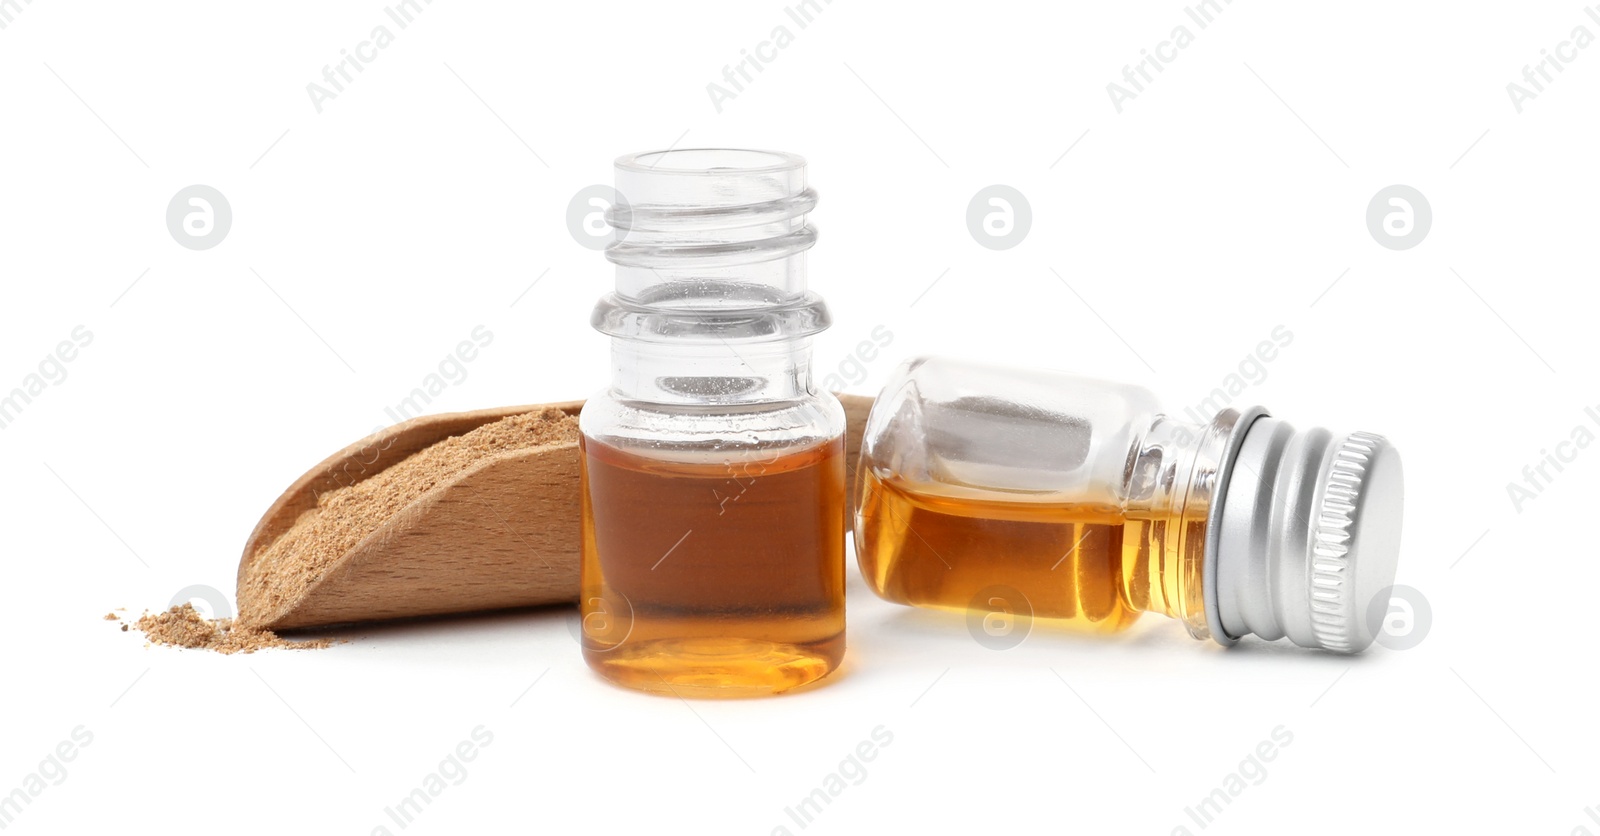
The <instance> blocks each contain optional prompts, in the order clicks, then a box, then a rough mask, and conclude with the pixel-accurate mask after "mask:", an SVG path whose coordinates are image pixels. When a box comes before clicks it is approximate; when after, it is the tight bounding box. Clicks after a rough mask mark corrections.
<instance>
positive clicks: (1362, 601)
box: [1215, 416, 1404, 653]
mask: <svg viewBox="0 0 1600 836" xmlns="http://www.w3.org/2000/svg"><path fill="white" fill-rule="evenodd" d="M1229 471H1230V472H1229V474H1228V478H1227V489H1226V492H1225V494H1224V498H1223V505H1222V514H1221V527H1220V531H1219V532H1218V537H1217V556H1216V563H1215V566H1216V584H1217V586H1216V590H1217V616H1218V620H1219V622H1220V625H1219V626H1220V627H1221V628H1222V629H1221V630H1220V631H1216V632H1218V633H1220V635H1218V639H1219V640H1221V641H1223V642H1224V643H1231V642H1232V641H1233V640H1235V639H1238V638H1239V637H1241V636H1244V635H1246V634H1248V633H1255V634H1256V635H1257V636H1260V637H1261V638H1263V639H1269V640H1271V639H1279V638H1282V637H1284V636H1288V637H1289V639H1290V640H1291V641H1293V642H1294V643H1295V644H1298V645H1300V646H1302V647H1320V648H1323V649H1325V650H1331V651H1334V652H1336V653H1359V652H1361V651H1362V650H1365V649H1366V648H1367V646H1368V645H1370V644H1372V640H1373V638H1374V637H1375V636H1376V631H1377V630H1378V629H1380V626H1381V624H1380V619H1381V616H1382V614H1383V613H1385V612H1387V610H1388V602H1387V601H1384V602H1382V603H1381V604H1379V605H1378V607H1377V608H1376V609H1375V608H1374V601H1375V599H1376V598H1377V597H1378V596H1379V595H1380V594H1381V595H1387V593H1388V590H1389V588H1390V587H1391V586H1393V585H1394V575H1395V567H1396V564H1397V563H1398V561H1399V557H1400V519H1401V512H1402V505H1403V493H1404V487H1403V483H1404V478H1403V476H1402V473H1401V468H1400V454H1399V453H1398V452H1397V451H1396V450H1395V449H1394V446H1393V445H1391V444H1390V443H1389V442H1388V441H1387V440H1385V439H1384V438H1383V437H1382V436H1378V435H1373V434H1371V433H1364V432H1356V433H1351V434H1349V435H1345V436H1335V435H1333V434H1332V433H1330V432H1329V431H1327V430H1325V429H1322V428H1312V429H1308V430H1304V431H1296V430H1295V429H1294V428H1293V427H1291V426H1290V425H1289V424H1287V423H1285V422H1283V421H1280V420H1278V419H1276V418H1272V417H1270V416H1263V417H1260V418H1257V419H1256V420H1255V421H1254V422H1253V423H1252V424H1251V425H1250V427H1249V428H1248V429H1247V430H1246V431H1245V436H1244V440H1243V443H1241V444H1240V445H1239V452H1238V455H1237V456H1235V457H1234V459H1233V461H1232V463H1231V464H1230V466H1229ZM1373 613H1376V614H1378V616H1379V619H1373V618H1372V617H1371V615H1372V614H1373Z"/></svg>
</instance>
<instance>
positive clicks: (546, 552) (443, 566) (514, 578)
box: [239, 395, 872, 630]
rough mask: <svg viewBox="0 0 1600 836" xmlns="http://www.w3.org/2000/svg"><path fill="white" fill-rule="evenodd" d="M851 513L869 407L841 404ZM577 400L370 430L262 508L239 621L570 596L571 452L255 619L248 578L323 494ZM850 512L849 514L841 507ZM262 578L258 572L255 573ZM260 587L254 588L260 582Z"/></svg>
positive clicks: (512, 461)
mask: <svg viewBox="0 0 1600 836" xmlns="http://www.w3.org/2000/svg"><path fill="white" fill-rule="evenodd" d="M839 400H840V402H841V403H843V404H844V408H845V415H846V420H847V424H848V428H847V429H846V431H845V453H846V462H847V467H848V469H849V484H850V486H851V491H852V495H851V507H852V508H853V507H854V500H855V496H854V491H855V484H856V483H855V478H854V476H855V465H856V458H857V453H858V452H859V450H860V447H861V434H862V430H863V427H864V425H865V423H866V417H867V412H868V411H869V410H870V409H871V408H872V399H871V398H868V397H863V396H860V395H840V396H839ZM551 407H554V408H557V409H560V410H561V411H563V412H565V413H567V414H569V415H576V414H578V412H579V411H580V410H581V409H582V407H583V402H582V401H567V402H564V403H557V404H541V405H534V406H510V407H500V408H496V409H480V410H475V411H472V412H456V413H449V414H444V415H427V416H422V417H419V418H413V419H411V420H409V421H406V422H404V423H401V424H397V425H395V426H393V427H390V428H389V429H387V430H383V431H380V432H378V433H374V434H373V435H370V436H367V437H366V438H363V439H361V440H360V441H357V442H355V443H354V444H351V445H350V446H348V447H346V448H344V449H343V450H340V451H339V452H337V453H335V454H333V455H332V456H329V457H328V458H326V459H324V460H323V461H322V463H321V464H318V465H317V466H316V467H314V468H312V469H311V470H309V471H307V472H306V473H305V475H303V476H301V477H300V478H299V479H297V480H295V482H294V484H292V485H290V486H289V489H288V490H286V491H284V492H283V495H282V496H280V497H278V500H277V501H276V502H274V503H273V504H272V507H270V508H268V509H267V512H266V514H265V515H264V516H262V518H261V521H260V522H259V523H257V524H256V527H255V530H254V531H252V532H251V533H250V538H249V540H247V541H246V542H245V546H244V554H243V555H242V556H241V557H240V560H239V587H240V613H239V617H240V620H241V622H243V623H245V624H247V625H249V626H253V627H264V628H268V629H273V630H289V629H296V628H305V627H317V626H324V625H330V624H344V623H350V622H360V621H379V620H387V619H396V618H413V617H419V616H433V615H446V614H451V613H467V612H478V611H485V610H496V609H506V608H511V607H530V606H542V605H547V604H557V603H570V602H574V601H576V600H577V599H578V563H579V546H578V531H579V524H580V522H579V488H578V445H577V443H576V442H565V443H558V444H550V445H546V446H542V447H531V448H527V449H522V450H514V451H510V452H504V453H498V454H493V455H490V456H488V457H486V458H485V459H484V460H483V461H481V462H478V463H476V464H474V465H473V466H472V467H470V468H468V469H467V470H465V471H463V472H461V473H459V474H457V475H456V476H454V477H453V478H451V479H450V480H448V481H446V482H444V483H441V484H439V485H436V486H434V487H433V488H432V489H430V490H429V491H428V492H427V493H426V494H424V495H422V496H421V497H419V498H417V499H416V500H414V501H412V502H411V503H409V504H407V505H405V506H404V507H402V508H400V509H399V510H398V511H396V512H395V513H393V514H392V515H390V516H388V517H387V518H385V519H383V520H382V521H381V522H379V523H378V524H377V525H376V526H375V527H374V528H373V529H372V530H371V531H369V532H367V533H366V534H365V536H363V537H362V538H361V540H360V542H359V543H357V544H356V545H355V546H354V547H352V548H351V549H350V550H348V551H347V552H345V553H344V554H343V555H340V556H339V557H338V558H337V559H335V560H334V562H333V563H332V564H330V565H329V566H328V567H327V568H326V569H325V570H324V571H323V572H322V574H321V575H320V577H318V578H317V579H316V580H315V581H313V582H312V583H311V584H310V585H309V586H308V587H307V588H305V589H304V591H303V592H301V593H300V594H298V595H296V596H294V597H293V598H291V599H289V600H286V601H283V602H281V604H279V605H276V606H274V607H272V608H271V609H272V611H270V612H263V611H260V608H259V607H256V608H252V607H250V606H248V602H247V601H246V600H245V593H244V588H245V581H246V578H248V577H250V576H251V573H252V572H253V571H256V570H257V567H256V566H255V558H256V557H257V556H258V555H260V554H262V553H263V552H264V551H265V550H266V549H267V548H268V547H269V546H271V545H272V543H273V542H274V541H276V540H277V539H278V538H279V537H281V536H282V535H283V534H284V532H286V531H288V530H289V529H290V528H291V527H292V526H293V525H294V524H295V521H296V520H297V519H299V518H300V516H301V515H302V514H304V513H305V512H307V511H311V510H313V509H315V508H316V507H317V497H318V495H320V494H321V493H323V492H325V491H331V490H336V489H338V488H342V487H347V486H349V485H353V484H355V483H357V482H360V481H363V480H365V479H369V478H371V477H373V476H374V475H376V474H378V473H381V472H382V471H383V470H385V469H386V468H388V467H390V466H392V465H394V464H396V463H398V462H400V461H403V460H404V459H406V458H407V457H408V456H410V455H412V454H413V453H416V452H418V451H420V450H422V449H424V448H426V447H429V446H431V445H433V444H435V443H437V442H440V441H443V440H445V439H447V438H450V437H451V436H457V435H461V434H463V433H467V432H471V431H472V430H474V429H477V428H478V427H481V426H484V425H485V424H489V423H492V422H494V421H499V420H501V419H503V418H507V417H509V416H512V415H518V414H522V413H528V412H537V411H541V410H544V409H548V408H551ZM847 510H848V509H847ZM262 571H265V570H262ZM258 580H259V579H258Z"/></svg>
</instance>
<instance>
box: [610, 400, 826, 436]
mask: <svg viewBox="0 0 1600 836" xmlns="http://www.w3.org/2000/svg"><path fill="white" fill-rule="evenodd" d="M578 426H579V429H580V430H581V431H582V433H583V434H584V435H585V436H587V437H589V438H593V439H599V440H602V441H606V442H608V443H612V444H622V445H625V446H632V445H636V444H645V445H654V446H659V445H663V444H668V445H675V446H676V445H682V446H698V445H702V444H705V445H716V446H722V445H738V446H751V447H773V446H776V447H788V446H804V445H809V444H816V443H821V442H825V441H830V440H833V439H835V438H838V437H840V436H842V435H843V434H844V429H845V414H844V407H843V406H841V405H840V403H839V399H838V398H836V397H834V395H833V393H831V392H826V391H820V390H819V391H815V392H808V393H806V394H804V395H801V396H800V397H797V398H787V399H783V400H774V401H760V402H750V403H735V404H666V403H656V402H651V401H642V400H636V399H628V398H621V397H618V396H617V395H616V394H615V393H614V392H613V391H612V390H609V389H607V390H603V391H601V392H598V393H596V394H595V395H594V396H593V397H591V398H590V399H589V400H588V401H586V402H585V403H584V407H583V411H582V412H581V413H580V414H579V416H578Z"/></svg>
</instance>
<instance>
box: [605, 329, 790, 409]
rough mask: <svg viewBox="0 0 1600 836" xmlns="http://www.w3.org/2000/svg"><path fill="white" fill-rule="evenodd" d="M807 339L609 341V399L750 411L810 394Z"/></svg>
mask: <svg viewBox="0 0 1600 836" xmlns="http://www.w3.org/2000/svg"><path fill="white" fill-rule="evenodd" d="M814 391H815V390H814V389H813V386H812V380H811V339H810V338H809V337H806V338H799V339H777V340H767V341H763V342H733V341H727V340H724V341H718V342H703V341H693V342H654V341H647V340H635V339H628V338H625V337H614V338H612V340H611V393H612V395H613V396H614V397H616V398H618V399H620V400H628V401H643V402H646V403H653V404H670V405H676V406H691V405H692V406H722V405H750V404H761V403H772V402H782V401H794V400H799V399H801V398H805V397H808V396H810V395H811V394H813V392H814Z"/></svg>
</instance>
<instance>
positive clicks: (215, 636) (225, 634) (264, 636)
mask: <svg viewBox="0 0 1600 836" xmlns="http://www.w3.org/2000/svg"><path fill="white" fill-rule="evenodd" d="M133 626H135V627H137V628H139V630H140V631H142V632H143V633H144V635H145V638H147V639H149V640H150V641H151V642H152V643H153V644H165V645H172V646H175V647H187V648H191V649H196V650H215V651H216V652H218V653H254V652H256V651H257V650H263V649H266V648H269V647H291V648H301V649H309V648H322V647H328V646H330V645H332V644H333V641H332V640H331V639H309V640H306V641H289V640H288V639H284V638H280V637H279V636H278V635H277V634H276V633H273V632H272V631H271V630H256V629H252V628H249V627H241V626H238V625H236V624H234V622H233V619H231V618H215V619H211V618H206V617H204V616H202V615H201V614H200V613H199V612H198V611H197V610H195V608H194V605H193V604H189V603H184V604H180V605H178V606H176V607H173V608H172V609H170V610H167V611H166V612H159V613H155V614H153V615H152V614H151V613H145V614H144V615H141V616H139V620H138V621H136V622H134V625H133ZM122 629H124V630H126V629H128V628H127V625H123V628H122Z"/></svg>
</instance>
